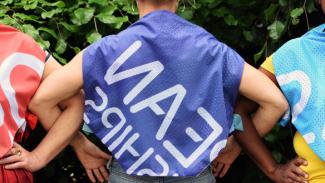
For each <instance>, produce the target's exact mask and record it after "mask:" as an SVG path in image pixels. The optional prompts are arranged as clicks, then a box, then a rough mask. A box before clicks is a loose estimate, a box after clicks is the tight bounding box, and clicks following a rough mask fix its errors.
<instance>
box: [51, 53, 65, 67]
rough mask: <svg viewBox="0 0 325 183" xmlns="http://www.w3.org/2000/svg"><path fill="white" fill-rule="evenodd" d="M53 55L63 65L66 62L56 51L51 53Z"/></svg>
mask: <svg viewBox="0 0 325 183" xmlns="http://www.w3.org/2000/svg"><path fill="white" fill-rule="evenodd" d="M53 56H54V58H56V59H57V60H58V61H59V62H60V63H61V64H63V65H64V64H67V63H68V62H67V60H66V59H64V58H62V57H60V56H59V55H58V54H57V53H53Z"/></svg>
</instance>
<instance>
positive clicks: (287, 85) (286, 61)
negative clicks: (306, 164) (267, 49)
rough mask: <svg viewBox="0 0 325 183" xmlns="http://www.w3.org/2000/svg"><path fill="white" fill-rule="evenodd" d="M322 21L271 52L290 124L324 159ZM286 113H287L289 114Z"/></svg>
mask: <svg viewBox="0 0 325 183" xmlns="http://www.w3.org/2000/svg"><path fill="white" fill-rule="evenodd" d="M324 29H325V24H322V25H320V26H319V27H317V28H314V29H312V30H311V31H309V32H307V33H306V34H305V35H303V36H302V37H300V38H297V39H293V40H291V41H289V42H287V43H286V44H284V45H283V46H282V47H281V48H280V49H279V50H277V51H276V52H275V53H274V54H273V65H274V69H275V76H276V79H277V81H278V83H279V85H280V87H281V90H282V91H283V93H284V95H285V96H286V98H287V100H288V102H289V105H290V110H291V111H290V112H288V113H287V115H286V116H285V117H284V119H283V121H282V123H283V124H285V123H286V122H287V121H288V119H290V117H291V121H292V123H293V125H294V126H295V127H296V128H297V130H298V131H299V133H300V134H301V135H302V136H303V138H304V139H305V141H306V142H307V144H308V145H309V146H310V147H311V149H312V150H313V151H314V152H315V153H316V154H317V155H318V156H319V157H320V158H321V159H322V160H323V161H325V32H324ZM289 114H290V115H289Z"/></svg>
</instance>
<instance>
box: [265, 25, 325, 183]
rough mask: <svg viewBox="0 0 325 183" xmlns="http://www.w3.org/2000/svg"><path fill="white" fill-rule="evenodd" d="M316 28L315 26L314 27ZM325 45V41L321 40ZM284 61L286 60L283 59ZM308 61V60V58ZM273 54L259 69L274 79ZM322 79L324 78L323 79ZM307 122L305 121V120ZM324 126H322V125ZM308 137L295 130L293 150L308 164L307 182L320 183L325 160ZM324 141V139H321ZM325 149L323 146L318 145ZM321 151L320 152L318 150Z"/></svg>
mask: <svg viewBox="0 0 325 183" xmlns="http://www.w3.org/2000/svg"><path fill="white" fill-rule="evenodd" d="M321 26H322V27H323V30H322V31H323V36H324V39H323V40H325V32H324V27H325V26H324V24H323V25H321ZM316 29H317V28H316ZM323 44H324V45H325V42H323ZM283 61H286V60H283ZM308 62H310V60H308ZM273 64H274V63H273V55H272V56H270V57H268V58H267V59H266V60H265V62H264V63H263V64H262V65H261V68H260V70H262V72H263V73H265V74H266V75H268V76H269V77H270V78H272V80H275V73H276V72H275V67H274V65H273ZM323 81H324V80H323ZM306 122H307V121H306ZM323 128H324V127H323ZM306 141H309V137H308V136H306V135H304V136H302V135H301V133H300V132H299V130H298V131H297V132H296V134H295V136H294V138H293V146H294V149H295V152H296V153H297V155H298V156H299V157H302V158H304V159H305V160H307V162H308V165H307V166H302V167H301V168H302V169H303V170H304V171H306V172H307V173H308V174H309V182H311V183H322V182H324V181H325V161H323V160H322V159H321V158H320V157H319V156H318V155H317V154H316V153H315V152H314V150H313V149H311V147H310V146H309V145H308V142H306ZM323 141H324V139H323ZM320 148H322V149H325V146H323V147H320ZM320 153H322V152H320Z"/></svg>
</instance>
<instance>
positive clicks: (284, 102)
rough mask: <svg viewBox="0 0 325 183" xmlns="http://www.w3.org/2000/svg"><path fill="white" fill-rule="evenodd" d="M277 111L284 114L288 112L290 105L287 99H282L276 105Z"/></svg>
mask: <svg viewBox="0 0 325 183" xmlns="http://www.w3.org/2000/svg"><path fill="white" fill-rule="evenodd" d="M275 107H276V109H278V110H279V111H280V112H281V113H282V114H284V113H285V112H287V111H288V109H289V104H288V102H287V100H286V99H285V97H281V100H279V101H277V102H276V104H275Z"/></svg>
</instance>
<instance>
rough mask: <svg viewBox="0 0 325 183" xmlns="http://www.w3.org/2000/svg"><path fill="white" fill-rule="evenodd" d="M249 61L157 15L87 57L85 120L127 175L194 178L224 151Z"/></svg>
mask: <svg viewBox="0 0 325 183" xmlns="http://www.w3.org/2000/svg"><path fill="white" fill-rule="evenodd" d="M243 65H244V61H243V59H242V58H241V57H240V56H239V55H238V54H237V53H236V52H235V51H233V50H232V49H230V48H229V47H227V46H226V45H225V44H223V43H221V42H219V41H218V40H216V38H215V37H213V36H212V35H211V34H209V33H208V32H207V31H205V30H204V29H202V28H201V27H199V26H196V25H193V24H191V23H190V22H188V21H186V20H184V19H182V18H181V17H179V16H177V15H176V14H174V13H171V12H168V11H163V10H160V11H155V12H152V13H150V14H148V15H146V16H144V17H143V18H141V19H140V20H139V21H137V22H136V23H134V24H133V25H131V26H130V27H129V28H127V29H126V30H124V31H122V32H120V33H119V34H117V35H111V36H107V37H104V38H103V39H101V40H99V41H98V42H96V43H94V44H92V45H91V46H89V47H88V48H87V49H86V50H85V52H84V54H83V80H84V92H85V99H86V101H85V105H86V108H85V113H84V119H85V121H86V123H87V124H88V126H89V127H90V129H91V130H92V131H93V132H94V133H95V134H96V135H97V137H98V138H99V139H101V141H102V143H103V144H105V145H106V146H107V148H108V150H109V151H111V152H112V154H113V155H114V157H115V158H116V159H117V161H118V162H119V163H120V164H121V166H122V167H123V169H124V170H125V171H126V173H127V174H131V175H149V176H195V175H198V174H199V173H200V172H201V171H203V170H204V169H205V168H206V167H207V166H208V165H209V164H210V162H211V161H212V160H213V159H214V158H215V157H216V156H217V155H218V153H219V151H220V150H221V149H222V148H223V147H224V146H225V144H226V139H227V137H228V134H229V130H230V127H231V123H232V114H233V106H234V103H235V100H236V97H237V93H238V89H239V84H240V80H241V76H242V71H243Z"/></svg>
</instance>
